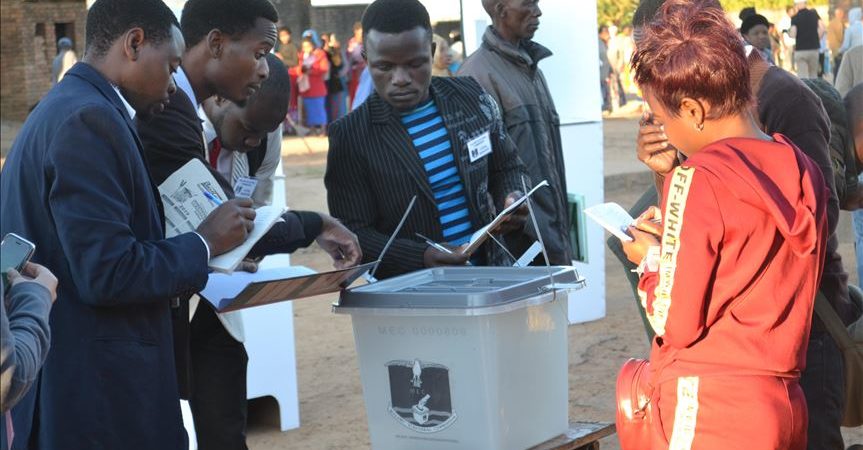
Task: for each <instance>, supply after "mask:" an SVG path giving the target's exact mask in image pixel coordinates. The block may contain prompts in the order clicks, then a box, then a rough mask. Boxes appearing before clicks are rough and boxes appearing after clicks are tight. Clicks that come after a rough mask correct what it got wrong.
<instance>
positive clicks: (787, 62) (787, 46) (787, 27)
mask: <svg viewBox="0 0 863 450" xmlns="http://www.w3.org/2000/svg"><path fill="white" fill-rule="evenodd" d="M794 13H795V8H794V7H793V6H789V7H788V8H786V9H785V15H784V16H782V20H780V21H779V31H780V32H781V33H782V62H783V66H782V68H783V69H785V70H787V71H789V72H793V71H794V43H795V41H794V38H793V37H791V35H790V34H789V33H790V31H791V18H792V17H794Z"/></svg>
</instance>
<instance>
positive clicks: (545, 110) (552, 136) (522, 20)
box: [458, 0, 572, 265]
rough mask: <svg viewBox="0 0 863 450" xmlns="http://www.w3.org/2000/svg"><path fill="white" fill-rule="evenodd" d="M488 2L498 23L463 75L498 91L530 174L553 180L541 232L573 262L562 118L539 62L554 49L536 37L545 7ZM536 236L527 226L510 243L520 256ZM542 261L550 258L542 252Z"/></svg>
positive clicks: (538, 199)
mask: <svg viewBox="0 0 863 450" xmlns="http://www.w3.org/2000/svg"><path fill="white" fill-rule="evenodd" d="M482 5H483V7H484V8H485V10H486V12H487V13H488V15H489V16H490V17H491V20H492V26H490V27H488V29H487V30H486V31H485V35H483V38H482V46H480V48H479V49H478V50H477V51H476V52H474V53H473V54H472V55H471V56H470V57H469V58H468V59H467V60H466V61H465V62H464V64H463V65H462V66H461V68H460V69H459V71H458V75H459V76H471V77H473V78H475V79H476V80H477V81H478V82H479V84H480V85H481V86H482V87H483V89H485V90H486V92H488V93H489V94H491V96H492V97H494V99H495V100H496V101H497V104H498V105H500V108H501V112H502V114H503V121H504V125H505V127H506V130H507V133H509V135H510V137H511V138H512V139H513V141H514V142H515V145H516V147H517V148H518V154H519V156H520V157H521V160H522V161H523V162H524V164H525V166H527V169H528V172H529V173H530V177H531V178H532V179H533V180H534V182H536V183H538V182H540V181H542V180H548V183H549V186H550V187H551V189H541V190H539V191H537V192H536V193H535V194H534V195H533V196H532V199H533V201H534V204H535V206H536V208H535V209H534V212H535V214H536V216H537V222H538V224H539V228H540V230H539V232H541V233H542V237H543V242H544V244H545V247H546V251H547V252H548V257H549V261H550V262H551V264H559V265H569V264H572V248H571V246H570V240H569V228H570V223H569V214H568V211H569V207H568V203H567V196H566V172H565V169H564V164H563V149H562V146H561V141H560V118H559V116H558V115H557V110H556V109H555V107H554V101H553V100H552V97H551V93H550V92H549V90H548V84H547V83H546V81H545V77H544V76H543V74H542V70H540V69H539V67H537V64H539V61H541V60H542V59H544V58H547V57H549V56H551V51H550V50H549V49H547V48H545V47H543V46H542V45H540V44H537V43H536V42H534V41H532V40H531V39H532V38H533V35H534V33H536V30H537V28H539V16H541V15H542V11H540V9H539V6H538V5H537V4H536V3H535V2H527V3H526V2H522V1H520V0H518V1H516V0H483V2H482ZM534 240H536V230H533V229H531V227H526V228H525V233H524V234H521V235H517V236H513V237H511V238H510V239H508V243H509V245H510V247H512V248H511V249H512V250H513V253H514V254H516V256H518V255H520V254H521V253H522V252H524V251H525V250H527V248H528V247H529V246H530V245H531V244H532V243H533V241H534ZM536 262H538V263H544V260H543V259H542V257H539V258H538V259H537V260H536Z"/></svg>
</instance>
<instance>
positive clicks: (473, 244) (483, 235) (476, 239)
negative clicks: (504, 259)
mask: <svg viewBox="0 0 863 450" xmlns="http://www.w3.org/2000/svg"><path fill="white" fill-rule="evenodd" d="M543 186H548V180H542V181H541V182H540V183H539V184H537V185H536V186H534V187H533V189H531V190H530V192H528V193H527V194H525V195H524V196H523V197H521V198H520V199H518V200H516V201H514V202H513V203H512V204H511V205H509V206H508V207H507V208H506V209H504V210H503V211H501V212H500V214H498V215H497V217H495V218H494V220H492V221H491V222H490V223H489V224H488V225H486V226H484V227H482V228H480V229H479V230H477V231H476V232H475V233H474V234H473V235H471V237H470V241H469V242H468V244H467V247H465V249H464V250H462V253H463V254H466V255H472V254H473V253H474V252H475V251H477V249H479V247H480V246H481V245H482V244H483V242H485V240H486V239H488V233H489V232H492V231H494V229H495V228H497V227H498V226H499V225H500V224H501V222H503V220H504V219H506V218H507V217H509V216H510V215H512V213H514V212H515V210H516V209H518V208H519V207H520V206H521V205H523V204H524V202H526V201H527V199H528V197H530V196H531V195H533V193H534V192H536V190H537V189H539V188H541V187H543Z"/></svg>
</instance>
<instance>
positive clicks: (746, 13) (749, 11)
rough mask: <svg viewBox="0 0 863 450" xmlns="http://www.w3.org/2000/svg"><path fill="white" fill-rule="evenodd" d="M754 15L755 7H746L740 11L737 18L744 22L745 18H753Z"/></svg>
mask: <svg viewBox="0 0 863 450" xmlns="http://www.w3.org/2000/svg"><path fill="white" fill-rule="evenodd" d="M755 14H757V13H756V12H755V7H754V6H748V7H746V8H743V9H741V10H740V14H738V15H737V17H739V18H740V20H746V18H747V17H750V16H754V15H755Z"/></svg>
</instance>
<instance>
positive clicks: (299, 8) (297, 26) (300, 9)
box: [270, 0, 312, 44]
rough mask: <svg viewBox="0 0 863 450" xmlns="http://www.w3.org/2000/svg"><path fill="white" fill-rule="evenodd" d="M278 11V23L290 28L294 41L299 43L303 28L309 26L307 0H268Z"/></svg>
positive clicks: (309, 8)
mask: <svg viewBox="0 0 863 450" xmlns="http://www.w3.org/2000/svg"><path fill="white" fill-rule="evenodd" d="M270 1H272V2H273V5H275V7H276V10H277V11H278V12H279V22H280V25H285V26H287V27H288V28H290V29H291V34H292V35H293V39H294V43H295V44H296V43H299V41H300V35H301V34H302V33H303V30H305V29H306V28H309V24H310V23H311V18H310V11H311V8H312V6H311V2H310V1H309V0H270Z"/></svg>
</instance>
